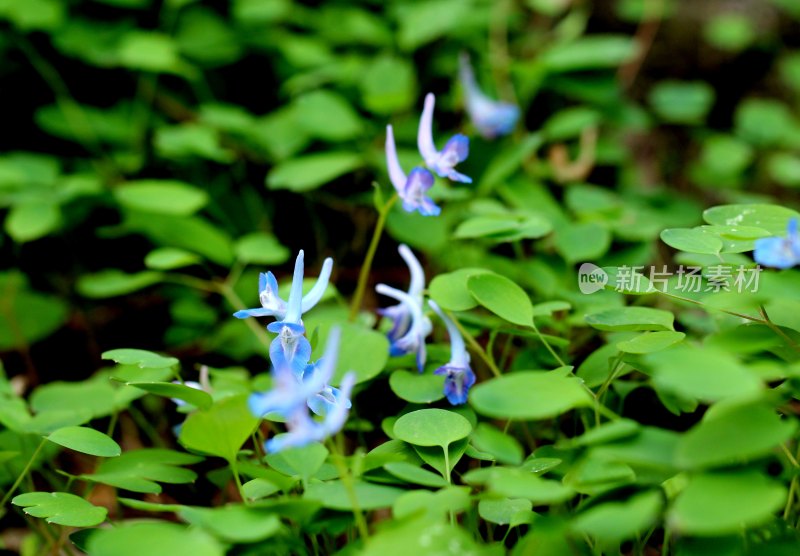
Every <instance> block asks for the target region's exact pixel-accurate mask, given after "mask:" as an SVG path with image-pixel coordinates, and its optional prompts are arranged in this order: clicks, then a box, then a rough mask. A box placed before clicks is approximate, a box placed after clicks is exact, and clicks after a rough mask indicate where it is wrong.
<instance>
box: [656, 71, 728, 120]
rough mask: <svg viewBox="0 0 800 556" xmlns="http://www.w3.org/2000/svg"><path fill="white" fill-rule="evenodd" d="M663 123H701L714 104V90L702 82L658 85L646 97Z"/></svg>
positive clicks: (672, 81) (668, 82) (667, 82)
mask: <svg viewBox="0 0 800 556" xmlns="http://www.w3.org/2000/svg"><path fill="white" fill-rule="evenodd" d="M648 100H649V101H650V104H651V106H652V107H653V109H654V110H655V111H656V113H657V114H658V115H659V116H660V117H661V118H662V119H663V120H665V121H667V122H673V123H680V124H692V123H697V122H700V121H702V120H703V119H704V118H705V116H706V114H707V113H708V111H709V110H710V109H711V106H712V105H713V103H714V89H713V88H712V87H711V86H710V85H709V84H708V83H705V82H704V81H675V80H666V81H662V82H660V83H658V84H657V85H656V86H655V87H653V89H652V90H651V91H650V95H649V97H648Z"/></svg>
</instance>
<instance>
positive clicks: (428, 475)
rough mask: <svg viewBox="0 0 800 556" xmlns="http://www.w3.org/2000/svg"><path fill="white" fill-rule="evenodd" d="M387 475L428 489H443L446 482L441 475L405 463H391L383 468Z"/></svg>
mask: <svg viewBox="0 0 800 556" xmlns="http://www.w3.org/2000/svg"><path fill="white" fill-rule="evenodd" d="M383 467H384V469H386V470H387V471H388V472H389V473H391V474H392V475H394V476H395V477H397V478H398V479H402V480H404V481H406V482H408V483H413V484H417V485H423V486H428V487H437V488H438V487H444V486H447V481H446V480H445V479H444V477H442V476H441V475H437V474H436V473H433V472H431V471H428V470H427V469H423V468H421V467H418V466H416V465H414V464H412V463H408V462H405V461H393V462H390V463H387V464H386V465H384V466H383Z"/></svg>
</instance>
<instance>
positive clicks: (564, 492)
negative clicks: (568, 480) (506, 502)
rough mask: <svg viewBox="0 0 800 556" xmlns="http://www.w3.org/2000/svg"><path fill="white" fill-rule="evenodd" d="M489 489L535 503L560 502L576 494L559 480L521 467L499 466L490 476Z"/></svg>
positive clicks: (498, 493)
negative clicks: (534, 473) (545, 477)
mask: <svg viewBox="0 0 800 556" xmlns="http://www.w3.org/2000/svg"><path fill="white" fill-rule="evenodd" d="M489 490H490V492H493V493H495V494H497V495H500V496H505V497H508V498H511V497H514V498H525V499H527V500H530V501H531V502H533V503H534V504H535V505H537V506H538V505H543V504H560V503H562V502H566V501H567V500H569V499H570V498H572V497H573V496H574V495H575V491H573V490H572V489H571V488H570V487H568V486H566V485H563V484H562V483H561V482H559V481H554V480H551V479H543V478H542V477H538V476H536V475H533V474H531V473H529V472H527V471H523V470H521V469H512V468H509V467H497V468H495V469H493V470H492V472H491V474H490V476H489Z"/></svg>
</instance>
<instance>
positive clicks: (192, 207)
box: [113, 180, 208, 216]
mask: <svg viewBox="0 0 800 556" xmlns="http://www.w3.org/2000/svg"><path fill="white" fill-rule="evenodd" d="M113 191H114V197H115V198H116V199H117V202H119V203H120V204H121V205H123V206H124V207H127V208H129V209H133V210H142V211H145V212H158V213H161V214H174V215H178V216H189V215H191V214H194V213H195V212H197V211H198V210H200V209H201V208H203V207H204V206H205V205H206V204H207V203H208V194H207V193H206V192H205V191H203V190H202V189H198V188H197V187H195V186H193V185H189V184H188V183H184V182H180V181H175V180H138V181H130V182H126V183H125V184H122V185H119V186H117V187H116V188H114V190H113Z"/></svg>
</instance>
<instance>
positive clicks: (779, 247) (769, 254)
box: [753, 218, 800, 268]
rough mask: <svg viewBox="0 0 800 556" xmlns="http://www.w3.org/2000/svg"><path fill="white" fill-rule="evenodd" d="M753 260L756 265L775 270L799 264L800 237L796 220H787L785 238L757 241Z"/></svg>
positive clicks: (769, 238)
mask: <svg viewBox="0 0 800 556" xmlns="http://www.w3.org/2000/svg"><path fill="white" fill-rule="evenodd" d="M753 259H755V261H756V262H757V263H758V264H761V265H764V266H771V267H775V268H791V267H793V266H795V265H797V264H800V235H798V232H797V218H792V219H791V220H789V224H788V226H787V229H786V237H768V238H762V239H757V240H756V243H755V251H754V253H753Z"/></svg>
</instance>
